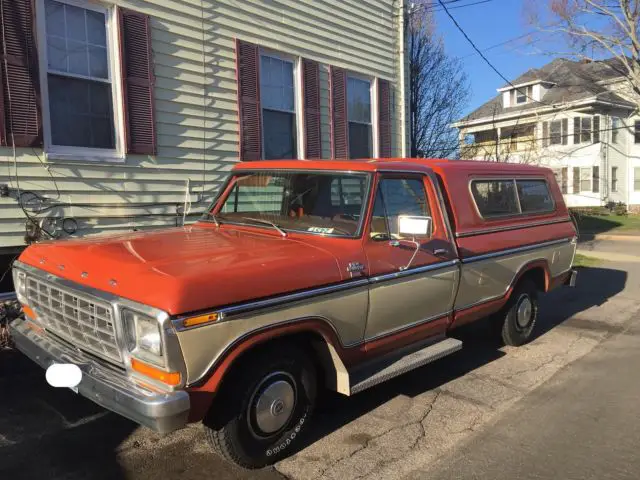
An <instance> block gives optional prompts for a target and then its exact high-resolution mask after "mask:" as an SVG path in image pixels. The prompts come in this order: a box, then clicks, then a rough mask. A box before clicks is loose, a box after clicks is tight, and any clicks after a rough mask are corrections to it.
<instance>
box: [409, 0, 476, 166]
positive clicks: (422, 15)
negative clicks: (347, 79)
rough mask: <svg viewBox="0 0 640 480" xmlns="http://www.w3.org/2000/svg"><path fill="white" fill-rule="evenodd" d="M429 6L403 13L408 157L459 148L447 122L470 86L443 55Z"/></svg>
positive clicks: (455, 117)
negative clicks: (405, 51)
mask: <svg viewBox="0 0 640 480" xmlns="http://www.w3.org/2000/svg"><path fill="white" fill-rule="evenodd" d="M429 5H430V2H424V3H421V4H418V5H417V6H414V8H413V9H412V11H410V12H409V13H408V16H407V43H408V53H409V76H410V82H411V83H410V90H409V108H410V121H411V156H412V157H449V156H452V155H454V154H456V152H457V151H458V147H459V142H458V134H457V131H456V130H455V129H453V128H451V124H452V123H453V122H455V121H456V120H458V119H459V118H460V116H461V115H462V112H463V109H464V107H465V106H466V105H467V103H468V101H469V96H470V90H469V89H470V87H469V82H468V80H467V76H466V74H465V73H464V71H463V70H462V64H461V63H460V62H459V61H458V60H457V59H455V58H451V57H449V56H447V54H446V52H445V50H444V43H443V40H442V37H440V36H439V35H437V33H436V29H435V24H434V21H433V16H432V13H431V11H430V9H429V8H427V7H428V6H429Z"/></svg>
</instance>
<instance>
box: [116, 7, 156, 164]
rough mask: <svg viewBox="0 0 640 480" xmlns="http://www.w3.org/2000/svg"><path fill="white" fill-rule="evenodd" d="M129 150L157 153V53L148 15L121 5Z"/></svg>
mask: <svg viewBox="0 0 640 480" xmlns="http://www.w3.org/2000/svg"><path fill="white" fill-rule="evenodd" d="M118 15H119V19H120V50H121V51H120V58H121V61H122V90H123V96H124V112H125V125H126V128H127V130H126V145H127V153H139V154H144V155H155V154H156V153H157V141H156V123H155V109H154V101H153V88H154V84H155V78H154V75H153V57H152V54H151V29H150V18H149V16H148V15H144V14H142V13H138V12H134V11H132V10H126V9H124V8H119V9H118Z"/></svg>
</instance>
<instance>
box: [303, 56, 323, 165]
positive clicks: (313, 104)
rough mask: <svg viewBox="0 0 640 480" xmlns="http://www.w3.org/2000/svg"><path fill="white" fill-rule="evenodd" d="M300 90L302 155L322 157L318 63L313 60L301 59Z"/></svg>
mask: <svg viewBox="0 0 640 480" xmlns="http://www.w3.org/2000/svg"><path fill="white" fill-rule="evenodd" d="M302 91H303V99H304V106H303V110H302V111H303V112H304V155H305V158H322V133H321V130H320V123H321V118H320V65H319V64H318V62H314V61H313V60H307V59H303V60H302Z"/></svg>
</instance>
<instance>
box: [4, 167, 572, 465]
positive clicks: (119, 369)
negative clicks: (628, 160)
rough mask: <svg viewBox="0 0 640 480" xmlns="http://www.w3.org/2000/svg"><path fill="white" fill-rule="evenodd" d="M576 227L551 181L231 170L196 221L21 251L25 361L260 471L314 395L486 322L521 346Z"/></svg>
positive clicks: (17, 278)
mask: <svg viewBox="0 0 640 480" xmlns="http://www.w3.org/2000/svg"><path fill="white" fill-rule="evenodd" d="M576 240H577V238H576V229H575V228H574V224H573V223H572V221H571V219H570V217H569V213H568V211H567V208H566V206H565V204H564V201H563V198H562V195H561V193H560V190H559V188H558V186H557V185H556V182H555V180H554V176H553V174H552V172H551V171H550V170H548V169H545V168H539V167H533V166H526V165H510V164H499V163H483V162H464V161H447V160H413V159H394V160H388V159H385V160H362V161H264V162H251V163H243V164H238V165H237V166H236V167H235V168H234V170H233V172H232V173H231V175H230V177H229V179H228V181H227V182H226V184H225V185H224V186H223V187H222V188H221V189H220V192H219V194H218V197H217V199H216V200H215V201H214V203H213V204H212V205H211V207H210V208H209V209H207V211H206V213H205V214H204V216H203V217H202V219H201V220H200V221H198V222H197V223H195V224H194V225H191V226H185V227H181V228H170V229H165V230H158V231H149V232H137V233H129V234H122V235H116V236H107V237H93V238H85V239H80V240H68V241H59V242H43V243H40V244H36V245H32V246H30V247H28V248H27V249H26V250H25V251H24V253H23V254H22V255H21V256H20V259H19V261H17V262H16V263H15V266H14V270H13V276H14V283H15V287H16V293H17V295H18V298H19V300H20V302H21V303H22V305H23V310H24V316H23V317H21V318H19V319H17V320H15V321H14V322H13V323H12V324H11V326H10V328H11V333H12V335H13V339H14V341H15V344H16V346H17V348H18V349H20V350H21V351H22V352H24V353H25V354H26V355H28V356H29V357H30V358H32V359H33V360H34V361H36V362H37V363H39V364H40V365H41V366H42V367H44V368H47V369H48V370H51V369H56V368H58V367H60V364H63V365H64V367H65V368H68V369H70V371H72V372H75V373H74V374H73V375H71V377H73V380H68V382H69V383H68V384H64V382H63V383H62V384H63V386H67V387H69V388H72V389H73V390H75V391H76V392H79V393H80V394H82V395H84V396H86V397H87V398H89V399H91V400H93V401H95V402H97V403H98V404H100V405H102V406H104V407H106V408H108V409H110V410H113V411H114V412H117V413H119V414H121V415H124V416H125V417H128V418H130V419H132V420H134V421H136V422H138V423H140V424H142V425H145V426H148V427H151V428H153V429H156V430H158V431H160V432H169V431H172V430H175V429H177V428H180V427H183V426H184V425H185V424H187V423H188V422H194V421H202V422H203V423H204V427H205V429H206V431H207V434H208V437H209V439H210V441H211V444H212V445H213V447H214V449H215V450H216V451H218V452H219V453H221V454H222V455H223V456H224V457H226V458H227V459H229V460H231V461H233V462H236V463H237V464H240V465H242V466H244V467H249V468H256V467H261V466H264V465H266V464H269V463H272V462H275V461H277V460H278V459H280V458H282V457H283V456H285V455H287V454H288V453H289V452H290V451H291V449H292V445H294V444H296V443H298V442H299V441H300V437H301V436H302V434H303V433H305V431H306V430H307V428H308V425H309V423H310V420H311V416H312V413H313V410H314V405H315V403H316V398H317V393H318V390H319V389H320V388H328V389H331V390H334V391H337V392H340V393H342V394H344V395H353V394H356V393H358V392H361V391H363V390H366V389H368V388H370V387H373V386H374V385H377V384H379V383H381V382H384V381H385V380H388V379H390V378H392V377H395V376H397V375H400V374H402V373H404V372H407V371H409V370H412V369H415V368H417V367H420V366H422V365H425V364H426V363H429V362H432V361H434V360H436V359H439V358H441V357H443V356H445V355H448V354H450V353H452V352H455V351H457V350H459V349H460V348H462V343H461V342H460V341H459V340H457V339H456V338H454V336H453V334H454V333H455V332H454V331H455V329H456V328H457V327H459V326H461V325H464V324H467V323H469V322H472V321H475V320H478V319H481V318H484V317H488V316H492V318H493V319H498V321H499V323H500V328H499V330H500V332H501V335H502V339H503V340H504V342H505V343H507V344H509V345H521V344H523V343H525V342H527V341H529V340H530V339H531V338H532V335H533V332H534V327H535V324H536V320H537V317H538V295H539V294H541V293H544V292H547V291H549V290H551V289H553V288H555V287H558V286H560V285H565V284H573V282H574V281H575V271H574V270H572V262H573V257H574V253H575V249H576Z"/></svg>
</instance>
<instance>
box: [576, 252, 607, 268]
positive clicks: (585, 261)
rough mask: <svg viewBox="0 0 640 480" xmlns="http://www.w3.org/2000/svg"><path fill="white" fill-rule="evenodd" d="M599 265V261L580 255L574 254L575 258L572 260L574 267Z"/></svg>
mask: <svg viewBox="0 0 640 480" xmlns="http://www.w3.org/2000/svg"><path fill="white" fill-rule="evenodd" d="M599 264H600V259H598V258H593V257H588V256H586V255H582V254H580V253H576V256H575V258H574V259H573V266H574V267H595V266H597V265H599Z"/></svg>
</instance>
